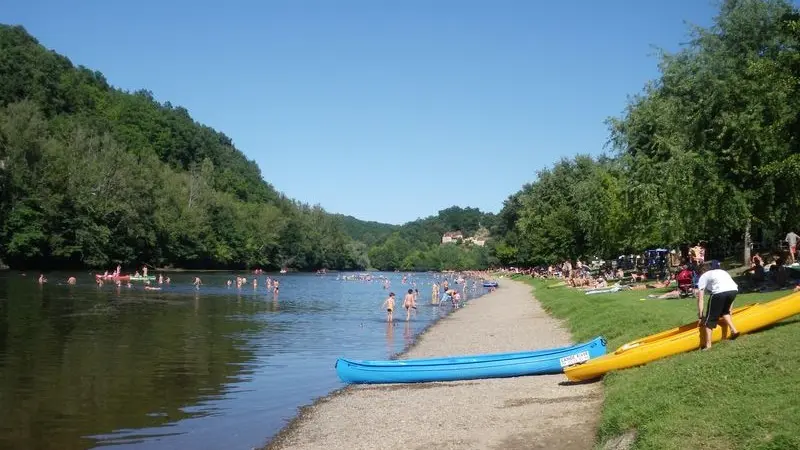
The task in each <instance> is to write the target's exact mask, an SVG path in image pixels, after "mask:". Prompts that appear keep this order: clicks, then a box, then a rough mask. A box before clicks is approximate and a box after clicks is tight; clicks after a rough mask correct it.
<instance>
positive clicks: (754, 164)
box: [497, 0, 800, 264]
mask: <svg viewBox="0 0 800 450" xmlns="http://www.w3.org/2000/svg"><path fill="white" fill-rule="evenodd" d="M799 49H800V12H798V10H797V9H796V8H795V7H794V6H792V5H791V4H790V3H788V2H785V1H782V0H738V1H733V0H728V1H725V2H722V5H721V9H720V12H719V15H718V16H717V17H716V18H715V23H714V25H713V26H712V27H710V28H708V29H702V28H697V29H694V30H693V33H692V40H691V42H690V43H689V44H688V45H687V46H686V47H685V48H683V49H682V50H681V51H679V52H677V53H676V54H667V53H666V52H665V53H663V54H662V55H661V61H660V65H659V68H660V71H661V76H660V78H659V79H658V80H655V81H653V82H651V83H649V84H648V85H647V86H646V87H645V89H644V90H643V92H641V93H640V94H639V95H637V96H635V97H633V98H632V99H631V101H630V103H629V105H628V107H627V109H626V111H625V113H624V115H623V116H622V117H619V118H612V119H610V120H609V122H608V123H609V127H610V132H611V136H610V137H611V139H610V143H611V144H612V147H613V150H614V154H613V155H612V156H611V157H606V156H602V157H600V158H590V157H588V156H580V155H579V156H577V157H575V158H572V159H569V160H562V161H560V162H558V163H557V164H556V165H555V166H554V167H553V168H552V169H550V170H544V171H541V172H540V173H539V174H538V177H537V180H536V182H534V183H531V184H528V185H526V186H524V187H523V189H522V190H521V191H520V192H518V193H517V194H515V195H514V196H512V197H510V198H509V199H508V200H507V201H506V204H505V206H504V208H503V210H502V211H501V212H500V214H499V217H500V218H501V220H500V222H499V226H501V227H502V231H503V232H502V233H499V234H500V235H501V236H502V245H498V246H497V248H498V249H500V251H501V252H500V253H498V255H497V256H498V257H499V258H500V259H501V260H502V261H503V262H504V263H506V264H538V263H544V262H555V261H556V260H559V259H563V258H575V257H591V256H594V255H597V256H600V257H605V258H608V257H615V256H617V255H618V254H619V253H620V252H628V251H641V250H643V249H645V248H648V247H652V246H675V245H681V244H686V243H690V242H697V241H698V240H701V239H702V240H705V241H708V242H709V244H710V247H712V248H716V249H728V248H731V247H732V246H734V245H735V244H736V243H739V242H741V241H742V239H743V238H745V236H746V235H747V231H749V230H750V227H751V225H752V226H753V227H754V229H755V232H756V236H757V238H758V239H759V240H760V241H762V242H764V243H767V244H771V243H772V242H774V239H775V237H776V236H777V237H780V236H782V235H781V234H780V233H782V232H783V233H785V232H786V231H788V230H789V229H792V228H795V227H797V226H798V225H800V219H799V218H798V216H797V215H796V214H793V211H796V210H797V209H798V207H800V195H798V194H800V191H799V188H798V184H797V173H798V172H797V169H800V166H798V163H799V162H800V148H799V147H798V145H799V144H798V143H799V142H800V116H798V114H797V112H796V111H798V109H800V83H798V81H799V80H800V52H799V51H798V50H799ZM716 253H717V254H720V253H722V251H719V250H718V251H716ZM728 253H729V252H728ZM725 256H727V255H725Z"/></svg>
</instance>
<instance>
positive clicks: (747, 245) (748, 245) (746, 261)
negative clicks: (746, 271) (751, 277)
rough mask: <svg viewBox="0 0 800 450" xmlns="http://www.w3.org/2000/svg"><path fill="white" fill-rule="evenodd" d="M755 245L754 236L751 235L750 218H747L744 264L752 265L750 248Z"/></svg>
mask: <svg viewBox="0 0 800 450" xmlns="http://www.w3.org/2000/svg"><path fill="white" fill-rule="evenodd" d="M752 246H753V243H752V237H751V236H750V218H748V219H747V222H745V225H744V266H745V267H749V266H750V248H751V247H752Z"/></svg>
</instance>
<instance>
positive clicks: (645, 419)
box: [521, 277, 800, 450]
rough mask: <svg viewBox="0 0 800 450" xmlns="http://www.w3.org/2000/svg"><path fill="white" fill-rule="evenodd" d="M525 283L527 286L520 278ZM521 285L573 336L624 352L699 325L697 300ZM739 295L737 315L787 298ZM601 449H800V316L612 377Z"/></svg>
mask: <svg viewBox="0 0 800 450" xmlns="http://www.w3.org/2000/svg"><path fill="white" fill-rule="evenodd" d="M521 279H522V278H521ZM525 281H526V282H528V283H530V284H531V285H533V286H534V288H535V295H536V298H537V299H539V301H540V302H541V303H542V305H543V306H544V308H545V309H546V310H547V311H548V312H550V314H552V315H553V316H555V317H558V318H562V319H565V320H566V322H567V324H568V326H569V327H570V329H571V331H572V334H573V337H574V338H575V339H576V340H578V341H584V340H587V339H590V338H592V337H594V336H597V335H602V336H604V337H605V338H606V339H607V340H608V346H609V351H613V350H614V349H616V348H617V347H618V346H620V345H622V344H624V343H626V342H628V341H631V340H634V339H637V338H640V337H643V336H646V335H649V334H653V333H656V332H658V331H662V330H665V329H667V328H671V327H674V326H677V325H682V324H685V323H689V322H691V321H692V320H694V319H695V317H696V311H697V309H696V299H694V298H688V299H674V300H656V299H646V300H644V301H642V300H640V299H642V298H646V297H647V295H648V294H652V293H661V292H664V291H665V290H653V289H648V290H647V291H635V292H634V291H627V292H619V293H612V294H597V295H585V294H584V293H583V292H580V291H577V290H575V289H570V288H565V287H554V288H548V286H552V285H553V284H555V283H554V282H553V281H540V280H536V281H534V280H531V279H530V278H527V277H525ZM789 293H790V291H779V292H772V293H768V294H740V295H739V296H738V297H737V298H736V302H735V303H734V307H736V306H742V305H745V304H748V303H758V302H764V301H769V300H773V299H775V298H778V297H782V296H784V295H787V294H789ZM603 383H604V386H605V401H604V404H603V412H602V417H601V420H600V425H599V428H598V436H597V438H598V445H602V444H603V443H604V442H605V441H607V440H608V439H610V438H613V437H615V436H618V435H620V434H623V433H624V432H626V431H628V430H635V431H636V432H637V438H636V441H635V443H634V446H633V448H636V449H689V448H692V449H695V448H696V449H704V450H713V449H763V450H766V449H775V450H777V449H791V448H800V316H796V317H793V318H789V319H787V320H785V321H783V322H781V323H779V324H777V325H774V326H772V327H770V328H768V329H764V330H761V331H758V332H755V333H753V334H748V335H744V336H742V337H740V338H739V339H737V340H735V341H724V342H718V343H715V344H714V346H713V347H712V349H711V350H710V351H708V352H698V351H694V352H689V353H684V354H681V355H677V356H674V357H671V358H666V359H662V360H659V361H654V362H652V363H650V364H647V365H645V366H641V367H637V368H632V369H627V370H621V371H617V372H612V373H609V374H607V375H606V376H605V377H604V380H603Z"/></svg>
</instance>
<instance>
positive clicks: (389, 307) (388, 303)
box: [381, 292, 394, 322]
mask: <svg viewBox="0 0 800 450" xmlns="http://www.w3.org/2000/svg"><path fill="white" fill-rule="evenodd" d="M381 308H386V321H387V322H391V321H392V312H393V311H394V292H390V293H389V297H388V298H387V299H386V300H384V302H383V305H382V306H381Z"/></svg>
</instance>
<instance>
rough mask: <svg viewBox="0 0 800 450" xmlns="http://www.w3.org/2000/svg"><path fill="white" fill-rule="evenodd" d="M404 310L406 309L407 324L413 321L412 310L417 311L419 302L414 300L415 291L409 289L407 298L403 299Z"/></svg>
mask: <svg viewBox="0 0 800 450" xmlns="http://www.w3.org/2000/svg"><path fill="white" fill-rule="evenodd" d="M403 308H405V309H406V322H408V321H409V320H411V308H414V309H417V302H416V301H415V299H414V290H413V289H409V290H408V293H407V294H406V297H405V298H404V299H403Z"/></svg>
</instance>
